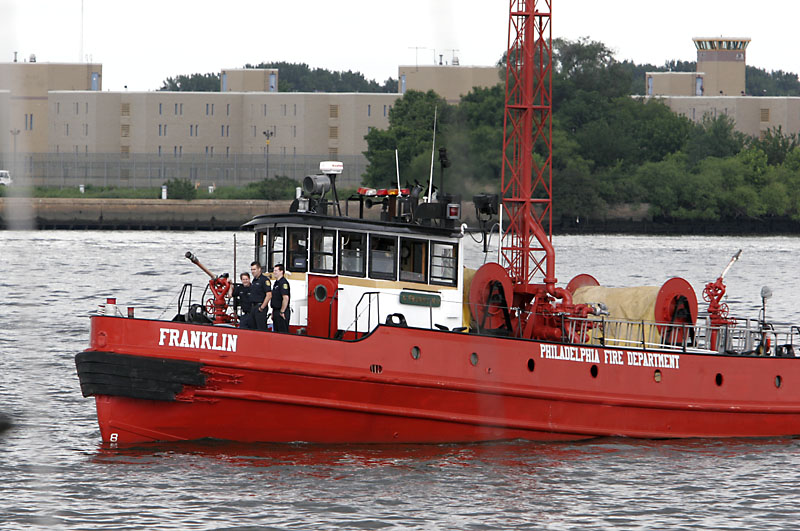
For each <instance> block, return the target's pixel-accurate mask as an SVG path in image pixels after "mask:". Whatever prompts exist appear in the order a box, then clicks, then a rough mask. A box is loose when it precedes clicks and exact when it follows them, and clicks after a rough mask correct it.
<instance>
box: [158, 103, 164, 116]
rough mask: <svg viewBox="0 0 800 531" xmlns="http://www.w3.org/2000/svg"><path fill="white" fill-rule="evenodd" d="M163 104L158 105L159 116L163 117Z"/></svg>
mask: <svg viewBox="0 0 800 531" xmlns="http://www.w3.org/2000/svg"><path fill="white" fill-rule="evenodd" d="M163 105H164V104H163V103H159V104H158V115H159V116H161V112H162V111H163Z"/></svg>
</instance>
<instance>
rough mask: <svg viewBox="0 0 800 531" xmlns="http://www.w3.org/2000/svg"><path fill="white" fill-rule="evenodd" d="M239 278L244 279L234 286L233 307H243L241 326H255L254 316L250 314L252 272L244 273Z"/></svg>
mask: <svg viewBox="0 0 800 531" xmlns="http://www.w3.org/2000/svg"><path fill="white" fill-rule="evenodd" d="M239 278H241V279H242V283H241V284H236V285H235V286H234V287H233V307H234V308H235V309H238V308H241V309H242V315H241V316H240V317H239V328H255V323H253V317H252V315H250V307H251V306H252V304H250V290H251V289H252V285H251V284H250V273H247V272H245V273H242V274H241V275H239ZM237 314H238V312H237Z"/></svg>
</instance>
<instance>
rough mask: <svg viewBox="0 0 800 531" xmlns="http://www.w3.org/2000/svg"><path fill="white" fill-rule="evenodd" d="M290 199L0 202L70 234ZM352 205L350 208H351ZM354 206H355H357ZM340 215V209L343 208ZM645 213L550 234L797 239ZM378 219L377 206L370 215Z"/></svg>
mask: <svg viewBox="0 0 800 531" xmlns="http://www.w3.org/2000/svg"><path fill="white" fill-rule="evenodd" d="M290 204H291V201H289V200H282V201H267V200H216V199H211V200H202V199H197V200H193V201H184V200H178V199H88V198H87V199H83V198H80V199H73V198H25V197H2V198H0V229H12V230H13V229H31V230H34V229H72V230H238V229H239V228H240V227H241V226H242V224H244V223H246V222H248V221H250V220H251V219H252V218H253V217H255V216H258V215H261V214H281V213H286V212H288V211H289V205H290ZM351 206H353V205H351ZM356 208H357V207H356ZM342 210H343V211H344V208H343V209H342ZM645 210H646V209H641V208H639V209H635V210H633V211H631V210H630V209H623V210H620V211H619V212H616V213H615V214H616V215H614V214H612V215H607V216H604V217H598V218H596V219H593V218H586V219H575V218H572V219H567V218H561V219H560V220H559V219H554V220H553V233H554V234H652V235H682V234H687V235H703V234H708V235H726V234H727V235H731V234H748V235H800V221H793V220H791V219H784V218H780V219H777V218H776V219H767V220H741V221H735V222H706V221H661V220H657V219H652V218H650V217H648V216H647V215H646V212H645ZM365 212H366V213H367V217H368V218H369V219H377V218H378V216H379V212H380V208H372V209H370V210H368V211H365ZM462 213H463V219H464V221H465V222H466V223H468V224H469V225H470V227H474V226H476V222H475V219H474V218H475V213H474V208H472V203H471V202H464V203H462Z"/></svg>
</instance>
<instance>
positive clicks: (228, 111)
mask: <svg viewBox="0 0 800 531" xmlns="http://www.w3.org/2000/svg"><path fill="white" fill-rule="evenodd" d="M230 115H231V104H230V103H228V104H227V105H226V106H225V116H230Z"/></svg>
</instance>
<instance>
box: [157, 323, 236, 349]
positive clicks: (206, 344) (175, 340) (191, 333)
mask: <svg viewBox="0 0 800 531" xmlns="http://www.w3.org/2000/svg"><path fill="white" fill-rule="evenodd" d="M238 340H239V336H237V335H236V334H225V333H219V332H205V331H202V330H183V331H181V330H177V329H175V328H160V329H159V330H158V344H159V346H167V347H178V348H194V349H201V350H218V351H221V352H236V347H237V346H238V345H237V343H238Z"/></svg>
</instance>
